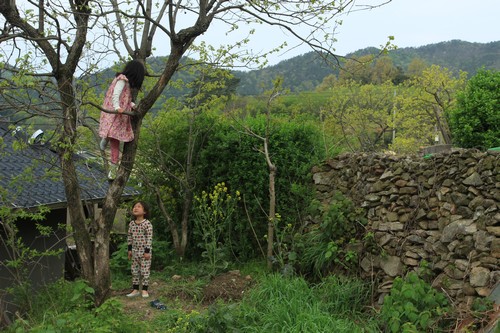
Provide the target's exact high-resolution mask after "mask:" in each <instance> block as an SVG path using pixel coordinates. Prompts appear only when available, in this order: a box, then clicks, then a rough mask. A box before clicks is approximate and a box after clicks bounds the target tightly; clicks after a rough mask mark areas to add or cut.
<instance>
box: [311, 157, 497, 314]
mask: <svg viewBox="0 0 500 333" xmlns="http://www.w3.org/2000/svg"><path fill="white" fill-rule="evenodd" d="M499 161H500V153H499V152H495V151H488V152H480V151H476V150H459V151H454V152H451V153H442V154H435V155H433V156H431V157H430V158H422V157H420V156H404V157H398V156H395V155H388V154H366V153H357V154H344V155H341V156H338V157H337V158H335V159H333V160H330V161H327V162H326V163H324V164H323V165H321V166H318V167H315V168H314V169H313V180H314V183H315V187H316V191H317V198H318V199H319V200H321V201H322V202H323V203H324V204H329V203H330V201H331V199H332V198H333V196H334V193H335V192H336V191H340V192H342V193H343V194H344V195H345V196H346V197H348V198H350V199H351V200H352V201H353V202H354V204H355V205H356V206H360V207H364V208H365V210H366V216H367V218H368V221H369V223H368V229H367V231H370V232H373V233H374V234H375V239H376V241H377V244H378V246H379V247H380V253H382V255H373V254H370V253H365V252H362V253H359V257H360V258H361V262H360V266H361V268H362V272H363V273H364V274H365V275H369V276H372V278H373V276H378V277H380V279H379V281H380V284H379V286H380V287H379V292H380V299H382V297H383V296H384V295H385V294H386V293H387V292H388V291H389V290H390V287H391V286H392V281H393V279H394V278H395V277H397V276H403V275H404V274H405V272H408V271H411V270H418V269H421V263H422V261H423V260H425V261H426V262H428V263H429V265H428V267H429V268H430V270H431V272H432V278H433V285H434V286H435V287H436V288H440V289H442V290H444V291H445V292H446V293H447V294H448V295H449V296H450V297H452V298H454V299H455V300H456V301H457V302H459V303H463V304H471V300H472V298H474V297H484V296H487V295H489V293H490V292H491V290H492V288H493V287H494V286H495V285H496V284H497V283H498V282H499V281H500V269H499V267H500V210H499V208H500V162H499Z"/></svg>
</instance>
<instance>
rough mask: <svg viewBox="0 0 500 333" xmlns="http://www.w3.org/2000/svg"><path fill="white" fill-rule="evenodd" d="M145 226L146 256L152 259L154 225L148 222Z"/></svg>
mask: <svg viewBox="0 0 500 333" xmlns="http://www.w3.org/2000/svg"><path fill="white" fill-rule="evenodd" d="M145 222H146V223H145V225H144V241H145V244H144V254H145V255H146V254H147V256H148V257H151V245H152V243H153V225H152V224H151V222H150V221H148V220H146V221H145Z"/></svg>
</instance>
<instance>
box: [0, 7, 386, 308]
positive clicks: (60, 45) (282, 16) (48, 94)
mask: <svg viewBox="0 0 500 333" xmlns="http://www.w3.org/2000/svg"><path fill="white" fill-rule="evenodd" d="M353 2H354V1H350V0H346V1H338V2H330V1H310V2H297V1H295V0H291V1H281V0H280V1H251V2H247V1H237V2H234V1H228V0H214V1H206V0H203V1H198V2H192V1H177V2H172V1H164V2H159V3H154V2H153V1H142V0H139V1H137V2H135V3H134V4H136V7H131V4H130V3H129V2H128V1H118V0H105V1H93V0H75V1H69V2H68V3H66V2H53V1H48V2H46V1H39V2H28V3H27V4H26V3H23V4H22V5H19V2H17V3H16V1H2V2H0V14H1V18H2V19H1V21H0V23H1V24H2V26H3V31H4V33H3V34H2V37H1V39H0V42H1V43H2V54H3V55H6V56H7V57H8V59H5V62H9V61H15V65H16V66H15V75H14V76H12V77H11V78H6V79H5V81H4V82H5V83H6V84H5V85H4V86H7V87H11V89H8V90H3V89H2V92H3V93H5V95H8V94H10V96H11V98H10V99H9V100H10V101H12V102H13V104H12V105H13V108H15V109H16V110H24V111H25V112H27V113H28V116H29V115H43V116H47V117H50V118H51V119H52V121H53V122H54V123H55V127H56V128H57V131H55V133H57V137H56V138H55V139H54V140H53V141H54V144H53V147H54V148H55V149H57V151H58V153H59V155H60V161H61V169H62V175H63V180H64V185H65V190H66V196H67V203H68V213H69V216H70V221H71V225H72V228H73V229H74V231H75V241H76V245H77V248H78V254H79V257H80V261H81V264H82V274H83V277H84V278H85V279H86V280H87V281H88V282H89V283H90V285H91V286H92V287H93V288H94V289H95V292H96V298H95V300H96V304H98V305H99V304H102V303H103V302H104V300H105V297H106V295H107V294H108V292H109V288H110V285H111V277H110V269H109V240H110V231H111V227H112V225H113V221H114V217H115V214H116V210H117V207H118V205H119V203H120V197H121V194H122V193H123V189H124V187H125V185H126V183H127V181H128V179H129V176H130V174H131V172H132V169H133V166H134V162H135V157H136V153H137V147H138V139H139V137H140V129H141V125H142V121H143V119H144V117H145V116H146V114H147V113H148V112H149V110H150V109H151V108H152V107H153V105H154V104H155V102H156V101H157V100H158V98H159V97H160V95H161V94H162V92H163V90H164V89H165V87H166V86H167V84H169V82H170V81H171V79H172V77H173V75H174V74H175V73H176V71H177V70H178V69H179V66H180V60H181V58H182V57H183V56H185V55H186V54H187V52H190V51H193V52H196V53H199V52H200V50H201V52H203V50H209V51H213V52H214V53H216V54H218V55H220V56H219V57H218V58H217V64H218V65H226V66H230V65H231V63H232V62H233V61H234V60H235V59H238V58H239V59H240V60H241V61H242V62H243V63H251V61H252V60H255V59H256V56H255V55H254V54H252V52H251V51H247V53H246V54H241V53H240V50H241V49H238V46H245V45H246V42H248V40H249V38H250V37H249V36H250V35H251V34H252V32H253V31H250V32H249V36H245V35H244V34H243V37H242V39H241V40H239V41H237V42H235V43H234V44H230V45H225V46H222V47H220V48H219V49H215V48H213V47H210V46H208V45H204V44H203V43H202V44H200V45H199V47H197V46H196V45H195V44H194V42H195V40H196V39H197V38H198V37H200V36H201V35H203V34H204V33H205V32H207V30H208V29H209V28H211V27H212V26H213V25H215V24H214V23H215V22H219V23H221V24H226V27H227V31H229V32H230V31H236V30H238V28H239V24H243V25H247V24H248V25H250V26H252V25H254V24H261V23H262V24H269V25H275V26H278V27H280V28H282V29H284V30H286V31H288V32H290V33H291V34H292V35H293V36H294V37H295V38H297V39H298V42H300V43H306V44H308V45H310V46H311V47H313V48H314V49H316V50H321V51H324V52H326V53H331V52H330V51H329V50H331V49H332V48H331V45H330V44H331V43H332V42H333V41H335V39H334V38H332V36H331V34H332V33H331V32H332V31H335V29H332V24H336V20H335V16H337V15H339V14H342V13H343V12H344V11H346V10H348V9H349V8H351V7H352V5H353ZM384 3H385V1H379V2H378V3H376V4H373V3H370V6H367V8H373V7H374V6H379V5H382V4H384ZM318 13H321V14H318ZM301 26H307V32H305V33H304V34H301V33H300V32H299V30H298V28H299V27H301ZM92 38H93V39H92ZM165 39H167V41H165ZM155 42H156V43H157V42H160V43H162V44H165V45H168V46H169V48H170V49H169V51H168V52H169V55H168V57H166V58H165V59H166V60H165V62H164V64H163V66H162V70H161V72H160V74H159V76H157V77H154V79H153V78H151V80H152V81H153V83H152V88H151V89H150V90H149V91H148V92H147V93H145V94H144V96H143V98H141V99H140V101H139V103H138V105H137V109H136V112H135V113H134V114H131V115H132V116H133V118H132V127H133V130H134V134H135V138H136V139H135V140H134V141H132V142H129V143H126V144H125V145H124V148H123V154H122V159H121V162H120V166H119V169H118V171H117V175H116V178H115V180H114V181H113V182H112V183H111V184H110V186H109V191H108V193H107V196H106V198H105V200H104V201H103V207H102V210H101V214H100V216H99V217H98V219H97V221H94V222H95V223H94V225H95V226H96V228H88V225H87V222H86V219H85V210H84V208H83V204H82V200H81V195H80V191H81V189H80V188H79V181H78V176H77V173H76V169H75V165H74V161H73V159H72V158H70V157H71V156H72V154H73V153H74V152H75V151H76V150H75V147H76V144H77V140H78V136H77V135H78V131H77V129H78V127H79V126H80V121H81V119H82V117H85V116H86V114H85V112H83V111H84V110H83V109H82V108H81V106H82V105H84V104H87V105H94V106H95V107H96V108H97V109H99V110H100V107H99V104H95V103H92V101H88V100H86V99H85V98H84V95H81V94H80V93H81V91H80V90H79V89H77V85H76V83H77V81H78V80H77V79H75V76H76V75H80V74H82V75H84V74H88V73H92V72H93V71H94V70H95V69H96V68H97V66H98V64H99V62H102V61H103V60H105V59H106V58H107V57H108V56H109V55H110V54H111V53H112V52H113V53H115V54H116V55H118V56H119V57H120V62H122V63H123V62H124V60H126V59H125V58H134V59H137V60H139V61H142V62H144V63H146V59H147V58H148V57H150V56H151V55H152V52H153V50H154V45H155V44H154V43H155ZM283 46H284V45H283ZM271 51H272V50H271ZM257 60H258V59H257ZM260 63H262V62H260ZM263 64H265V62H264V63H263ZM26 88H29V89H32V91H34V92H36V95H35V96H43V97H44V98H45V99H46V100H44V101H42V100H41V98H37V99H32V100H30V99H29V98H28V100H26V98H19V96H20V95H17V96H16V94H17V92H18V91H20V90H21V89H26ZM137 93H138V92H134V94H137ZM100 111H101V112H106V111H107V110H100ZM107 112H109V111H107ZM96 146H97V142H96Z"/></svg>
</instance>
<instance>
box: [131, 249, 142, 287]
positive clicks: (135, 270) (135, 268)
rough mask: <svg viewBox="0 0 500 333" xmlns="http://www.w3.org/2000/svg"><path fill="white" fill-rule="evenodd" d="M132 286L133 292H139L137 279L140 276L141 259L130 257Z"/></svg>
mask: <svg viewBox="0 0 500 333" xmlns="http://www.w3.org/2000/svg"><path fill="white" fill-rule="evenodd" d="M131 270H132V286H133V288H134V290H139V279H140V276H141V257H139V256H132V267H131Z"/></svg>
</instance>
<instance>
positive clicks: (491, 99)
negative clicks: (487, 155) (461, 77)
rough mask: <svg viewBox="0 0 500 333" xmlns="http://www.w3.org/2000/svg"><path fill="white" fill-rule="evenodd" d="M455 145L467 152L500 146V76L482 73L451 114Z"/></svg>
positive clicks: (473, 81)
mask: <svg viewBox="0 0 500 333" xmlns="http://www.w3.org/2000/svg"><path fill="white" fill-rule="evenodd" d="M450 126H451V131H452V134H453V142H454V143H455V144H457V145H458V146H460V147H463V148H472V147H479V148H482V149H484V148H490V147H498V146H500V72H498V71H491V70H485V69H482V70H480V71H479V72H478V73H477V74H476V75H474V76H473V77H472V78H471V79H470V80H469V81H468V82H467V86H466V88H465V89H464V90H463V91H461V92H460V93H459V94H458V97H457V106H456V108H455V109H454V110H452V111H451V112H450Z"/></svg>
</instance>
